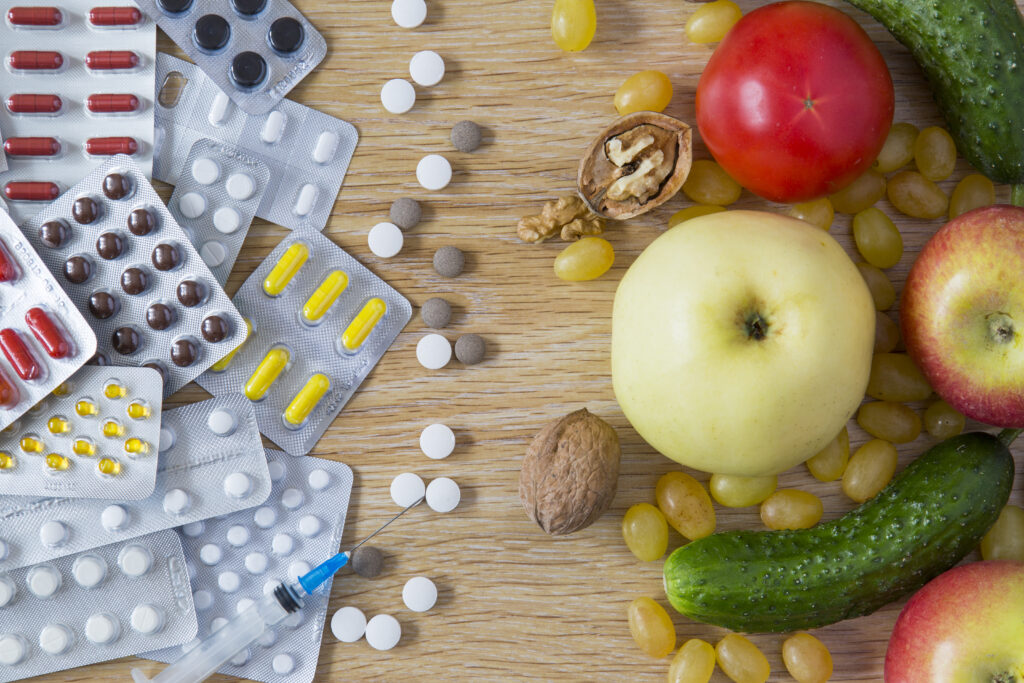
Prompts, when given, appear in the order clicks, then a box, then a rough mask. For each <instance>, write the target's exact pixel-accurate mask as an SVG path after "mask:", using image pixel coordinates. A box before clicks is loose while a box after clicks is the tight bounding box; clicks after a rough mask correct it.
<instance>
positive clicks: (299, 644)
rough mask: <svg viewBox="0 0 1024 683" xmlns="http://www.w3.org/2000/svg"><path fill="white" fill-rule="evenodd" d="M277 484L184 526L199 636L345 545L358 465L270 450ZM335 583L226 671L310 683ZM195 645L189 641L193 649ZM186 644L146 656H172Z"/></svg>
mask: <svg viewBox="0 0 1024 683" xmlns="http://www.w3.org/2000/svg"><path fill="white" fill-rule="evenodd" d="M267 459H268V460H269V462H270V473H271V477H272V478H273V479H274V489H273V490H272V491H271V493H270V498H268V499H267V502H266V504H265V505H263V506H261V507H259V508H256V510H255V511H246V512H239V513H235V514H233V515H228V516H227V517H219V518H217V519H210V520H207V521H206V522H201V523H198V524H191V525H189V526H185V527H182V529H181V530H180V531H181V534H182V539H181V541H182V545H183V546H184V548H185V558H186V559H187V560H188V561H189V562H190V563H191V565H192V566H193V567H194V568H195V572H194V574H193V576H192V590H193V601H194V603H195V606H196V612H197V614H198V619H199V634H198V637H199V638H205V637H206V636H208V635H210V633H213V632H215V631H216V630H217V629H218V628H220V627H221V626H222V625H223V624H225V623H226V621H227V620H229V619H231V618H232V617H234V616H235V614H237V613H238V612H241V611H242V610H244V609H245V608H246V607H248V606H249V605H251V604H252V602H253V601H254V600H258V599H260V598H261V597H263V595H264V594H266V593H267V592H269V591H271V590H273V589H274V588H276V587H277V585H278V584H279V583H280V582H281V581H283V580H285V579H290V580H291V581H295V580H297V579H298V577H299V576H301V575H303V574H305V573H306V572H308V571H309V570H310V569H311V568H312V567H315V566H316V565H317V564H319V563H320V562H322V561H324V560H325V559H327V558H328V557H330V556H332V555H334V554H335V553H337V552H338V546H339V545H340V544H341V533H342V527H343V526H344V524H345V514H346V511H347V509H348V502H349V494H350V493H351V492H352V470H351V469H350V468H349V467H348V466H347V465H343V464H342V463H338V462H333V461H331V460H321V459H320V458H312V457H310V458H298V459H294V458H287V457H286V456H285V454H284V453H282V452H280V451H273V450H268V451H267ZM330 590H331V582H330V581H328V582H327V583H326V584H325V586H324V589H323V591H324V592H323V595H320V596H318V597H315V598H310V600H309V601H308V602H307V603H306V607H305V608H304V609H303V610H302V611H300V612H296V613H295V614H292V615H291V616H289V617H287V618H286V619H285V620H284V622H282V627H279V628H278V629H276V630H270V631H267V632H266V633H264V634H263V636H262V637H261V638H260V639H259V640H258V641H257V642H256V643H255V644H253V645H252V646H251V647H249V648H247V649H246V650H243V651H242V652H240V653H238V655H236V656H235V658H234V659H232V660H231V661H230V662H229V663H228V664H225V665H224V666H222V667H221V668H220V672H221V673H224V674H229V675H231V676H239V677H242V678H248V679H252V680H257V681H265V682H266V683H309V681H312V680H313V675H314V674H315V673H316V662H317V658H318V656H319V652H320V639H321V636H322V635H323V630H324V619H325V617H326V615H327V598H326V596H327V595H329V594H330ZM192 645H193V644H186V645H184V646H183V647H184V648H188V647H191V646H192ZM181 651H182V648H177V647H175V648H171V649H167V650H162V651H159V652H150V653H147V654H143V655H140V656H142V657H145V658H147V659H155V660H157V661H160V662H173V661H175V660H176V659H178V657H180V656H181Z"/></svg>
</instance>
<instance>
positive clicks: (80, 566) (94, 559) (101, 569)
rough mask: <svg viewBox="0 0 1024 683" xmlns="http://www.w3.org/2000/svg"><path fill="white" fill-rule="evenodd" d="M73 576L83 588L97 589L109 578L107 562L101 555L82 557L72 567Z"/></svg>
mask: <svg viewBox="0 0 1024 683" xmlns="http://www.w3.org/2000/svg"><path fill="white" fill-rule="evenodd" d="M71 576H73V577H75V583H77V584H78V585H79V586H81V587H82V588H95V587H96V586H98V585H100V584H101V583H102V582H103V579H104V578H106V576H107V562H106V560H104V559H103V558H102V557H100V556H99V555H82V556H80V557H78V558H76V559H75V562H74V564H72V565H71Z"/></svg>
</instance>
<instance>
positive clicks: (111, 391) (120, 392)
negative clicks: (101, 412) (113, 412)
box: [103, 382, 128, 399]
mask: <svg viewBox="0 0 1024 683" xmlns="http://www.w3.org/2000/svg"><path fill="white" fill-rule="evenodd" d="M127 393H128V390H127V389H126V388H124V387H123V386H121V385H120V384H118V383H117V382H107V385H106V386H105V387H103V395H104V396H106V397H107V398H112V399H118V398H124V397H125V395H126V394H127Z"/></svg>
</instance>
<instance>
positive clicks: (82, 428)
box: [0, 365, 163, 500]
mask: <svg viewBox="0 0 1024 683" xmlns="http://www.w3.org/2000/svg"><path fill="white" fill-rule="evenodd" d="M162 401H163V383H162V382H161V381H160V375H159V373H158V372H157V371H156V370H153V369H151V368H128V367H112V366H111V367H99V366H95V365H87V366H85V367H83V368H82V369H81V370H79V371H78V372H76V373H75V374H74V375H72V376H71V378H70V379H68V380H67V381H66V382H64V383H63V384H61V385H60V386H59V387H57V389H55V390H54V392H53V393H52V394H50V395H49V396H48V397H47V398H45V399H43V400H42V401H41V402H40V403H38V404H36V405H35V406H34V407H33V408H32V409H31V410H29V411H28V412H27V413H25V414H24V415H22V416H21V418H19V419H18V420H17V421H15V422H13V423H11V424H10V425H8V426H7V428H6V429H4V430H3V431H0V494H4V495H17V496H61V497H64V498H105V499H119V500H139V499H141V498H145V497H147V496H149V495H150V494H151V493H153V487H154V486H155V484H156V470H157V446H158V444H159V443H160V412H161V410H160V406H161V403H162Z"/></svg>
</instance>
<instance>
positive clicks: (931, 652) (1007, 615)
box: [885, 561, 1024, 683]
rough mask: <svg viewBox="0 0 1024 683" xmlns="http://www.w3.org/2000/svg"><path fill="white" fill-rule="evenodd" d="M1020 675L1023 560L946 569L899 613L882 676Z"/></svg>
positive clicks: (982, 681)
mask: <svg viewBox="0 0 1024 683" xmlns="http://www.w3.org/2000/svg"><path fill="white" fill-rule="evenodd" d="M940 681H941V683H968V682H969V683H1019V682H1020V681H1024V564H1021V563H1018V562H1002V561H998V562H974V563H973V564H965V565H961V566H959V567H954V568H953V569H950V570H949V571H948V572H946V573H945V574H942V575H940V576H939V577H938V578H936V579H933V580H932V581H930V582H929V583H927V584H925V587H924V588H922V589H921V590H919V591H918V592H917V593H916V594H914V596H913V597H912V598H910V601H909V602H907V604H906V606H904V608H903V611H902V612H900V617H899V619H897V620H896V627H895V628H894V629H893V631H892V637H890V638H889V649H888V651H886V653H885V683H939V682H940Z"/></svg>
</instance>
